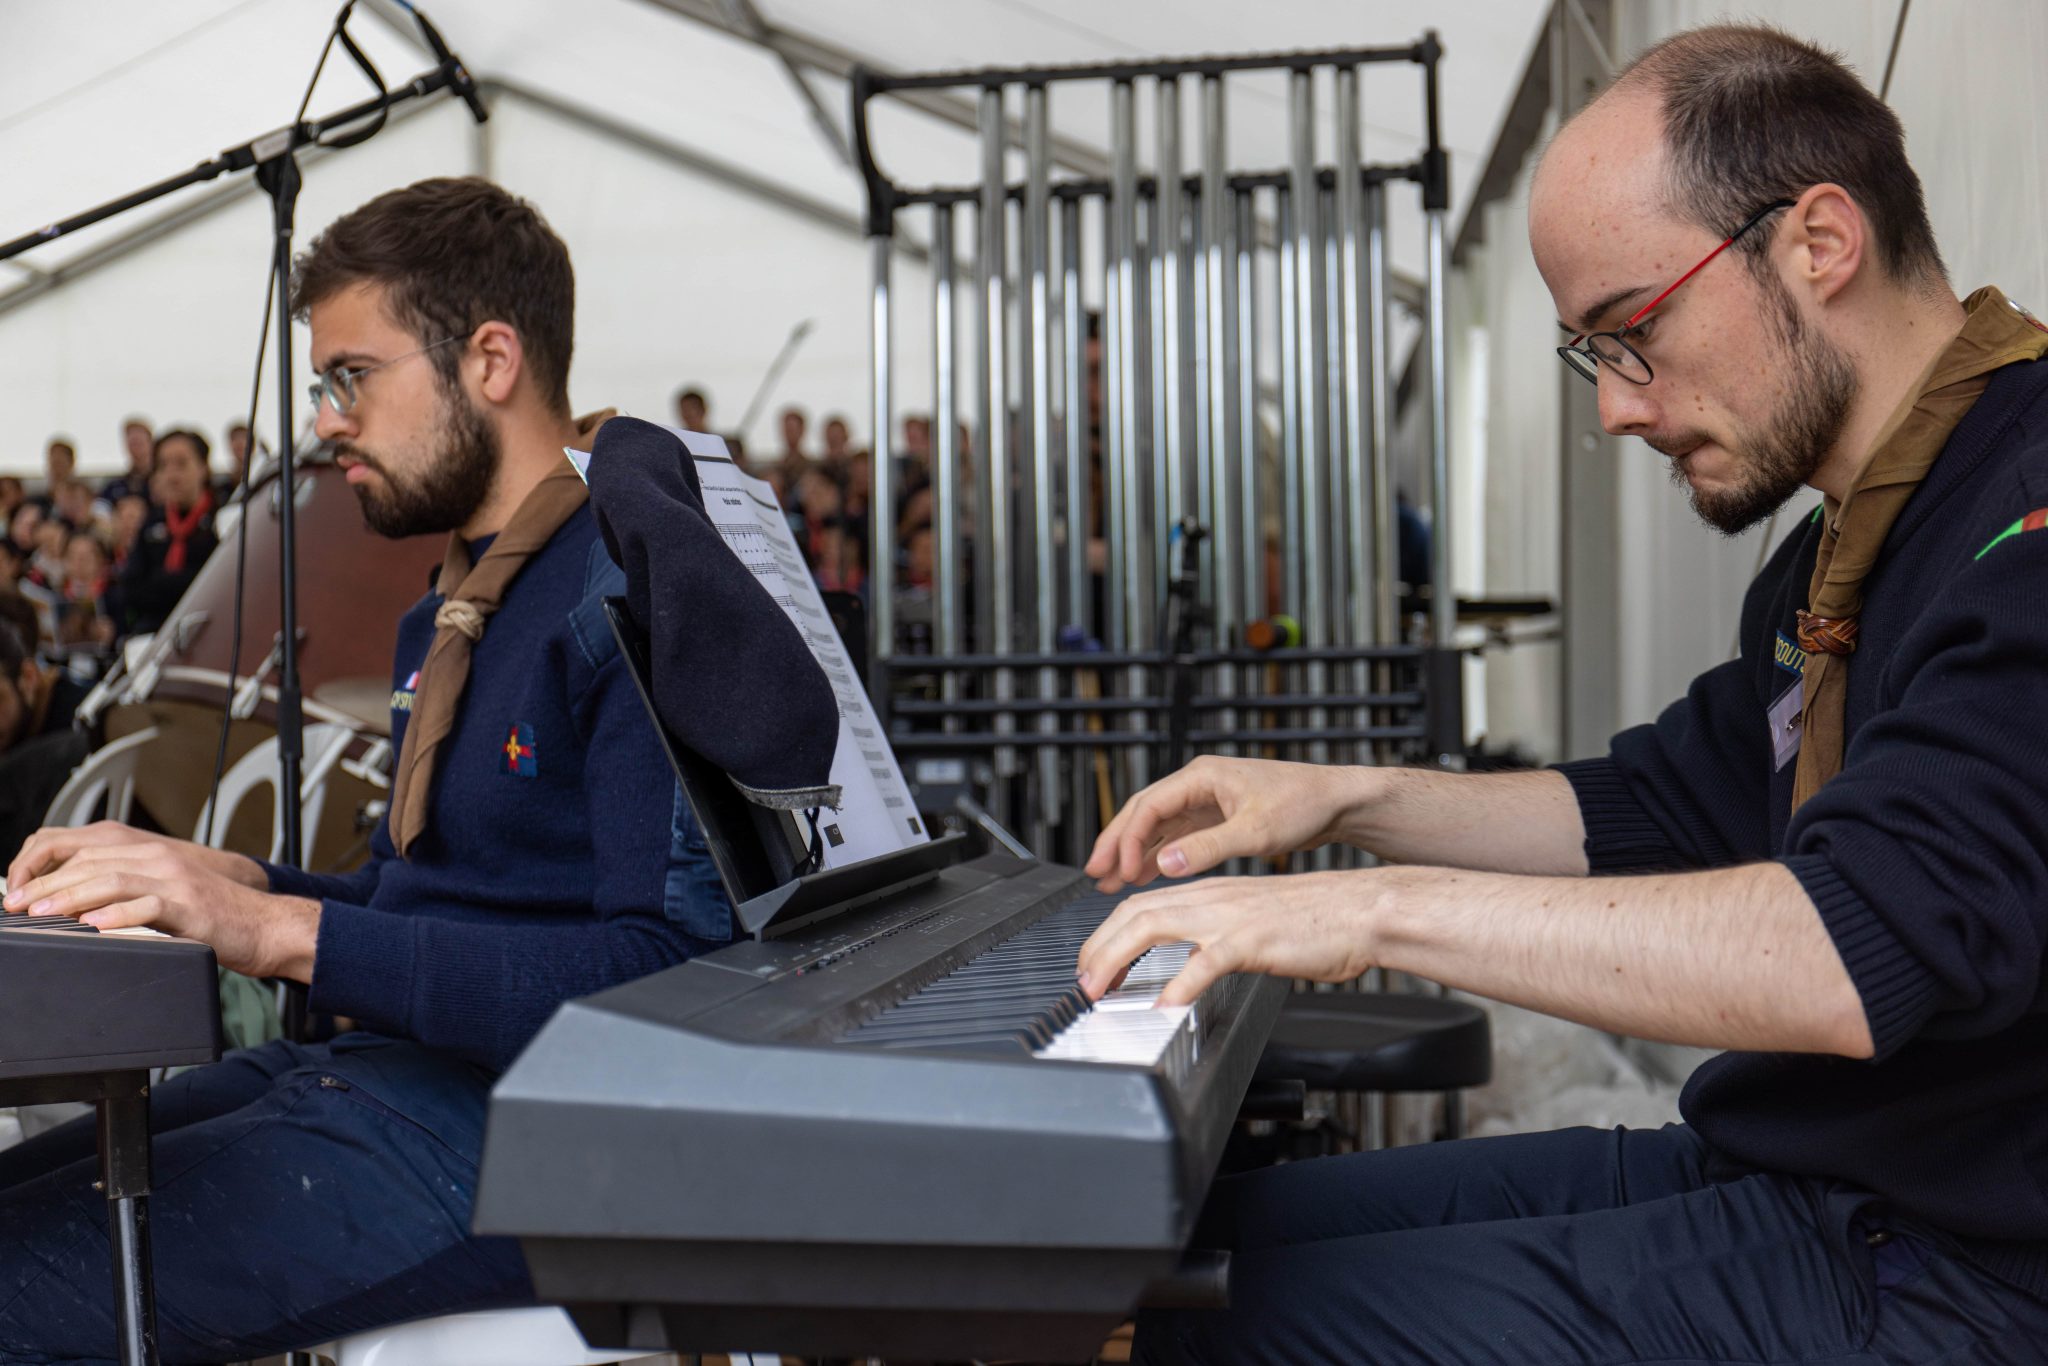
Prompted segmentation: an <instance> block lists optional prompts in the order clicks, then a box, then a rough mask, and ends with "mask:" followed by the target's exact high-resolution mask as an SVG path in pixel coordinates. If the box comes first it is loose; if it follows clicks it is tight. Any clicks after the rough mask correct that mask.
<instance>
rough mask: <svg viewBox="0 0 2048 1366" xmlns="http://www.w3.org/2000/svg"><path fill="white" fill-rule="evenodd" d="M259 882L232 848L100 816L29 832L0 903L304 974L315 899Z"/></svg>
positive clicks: (248, 967) (272, 973)
mask: <svg viewBox="0 0 2048 1366" xmlns="http://www.w3.org/2000/svg"><path fill="white" fill-rule="evenodd" d="M267 886H268V880H267V878H265V876H264V873H263V870H262V869H261V868H260V867H258V866H257V865H256V863H255V862H254V861H253V860H250V859H246V858H243V857H242V856H241V855H239V854H230V853H227V852H225V851H224V850H219V849H208V848H206V847H204V846H201V845H196V844H190V843H187V842H186V841H183V840H174V839H168V838H166V837H164V836H162V835H155V834H150V833H148V832H146V831H141V830H135V829H132V828H130V827H128V826H125V825H121V824H119V823H117V822H114V821H100V822H97V823H95V824H93V825H87V826H80V827H77V828H61V829H45V830H38V831H37V832H36V833H35V834H33V835H31V836H30V837H29V838H28V841H27V842H26V843H25V844H23V845H22V847H21V852H20V853H19V854H17V855H16V856H15V859H14V862H13V864H12V865H11V866H10V867H9V868H8V870H7V895H6V899H5V902H4V909H5V910H7V911H12V912H25V913H27V914H28V915H29V916H31V917H43V916H70V917H71V918H73V919H75V920H79V921H82V922H84V923H85V924H88V925H91V926H94V927H95V928H98V929H101V930H117V929H127V928H131V927H134V926H147V927H149V928H151V929H155V930H160V931H162V932H163V933H165V934H172V935H177V936H178V937H180V938H183V939H195V940H198V941H200V942H201V943H204V944H208V945H211V946H212V948H213V951H214V955H215V957H217V958H218V959H219V960H220V964H221V966H223V967H225V968H229V969H232V970H233V971H236V972H241V973H245V974H247V975H249V976H251V977H288V978H292V979H294V980H296V981H301V982H304V981H308V980H310V979H311V976H312V967H313V948H314V944H315V942H316V940H317V937H318V927H319V918H320V903H319V902H317V901H309V900H307V899H305V898H303V897H285V896H274V895H272V894H271V893H270V892H268V891H267V890H264V889H265V888H266V887H267Z"/></svg>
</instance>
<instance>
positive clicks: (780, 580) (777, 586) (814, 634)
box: [567, 427, 931, 868]
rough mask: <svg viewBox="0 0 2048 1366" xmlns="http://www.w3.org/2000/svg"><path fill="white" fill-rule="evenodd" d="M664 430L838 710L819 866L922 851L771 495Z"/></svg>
mask: <svg viewBox="0 0 2048 1366" xmlns="http://www.w3.org/2000/svg"><path fill="white" fill-rule="evenodd" d="M667 430H669V431H671V432H674V433H675V434H676V435H677V436H678V437H680V438H681V439H682V442H683V445H684V447H685V448H686V449H688V450H689V452H690V454H691V455H692V456H694V457H695V458H696V461H697V478H698V481H699V482H700V483H701V484H702V486H703V489H704V508H705V511H706V512H707V513H709V514H710V517H711V522H712V525H713V526H714V527H715V528H716V529H717V531H718V534H719V536H720V537H721V538H722V539H723V540H724V541H725V543H726V545H727V546H728V547H730V548H731V550H732V552H733V554H734V555H735V556H737V557H738V558H739V561H740V563H741V564H743V565H745V566H746V567H747V568H748V569H749V570H750V571H752V573H753V574H754V576H755V578H757V579H758V580H759V581H760V583H761V586H762V587H763V588H765V589H767V590H768V596H769V597H771V598H773V599H774V600H775V604H776V606H778V607H780V608H781V609H782V610H783V612H784V613H785V614H786V615H787V616H788V617H789V619H790V621H791V623H792V624H794V625H795V626H796V629H797V631H798V633H799V634H800V635H802V636H803V638H804V643H805V644H806V645H808V646H810V649H811V654H812V656H813V657H814V658H816V659H817V661H818V666H819V667H820V668H821V669H823V670H824V671H825V677H826V679H827V680H829V681H830V683H831V684H832V694H833V696H834V698H836V699H837V701H838V703H839V747H838V748H837V750H835V751H834V752H833V755H832V781H833V782H834V783H837V784H838V785H839V787H840V789H841V795H840V806H839V808H838V810H836V811H834V810H825V811H821V812H819V813H818V833H819V835H820V837H821V838H822V839H823V840H824V841H825V849H824V854H823V864H824V866H825V867H827V868H836V867H839V866H840V865H842V864H847V863H855V862H858V861H859V860H861V859H866V858H874V857H876V856H877V855H879V854H886V853H889V852H891V851H893V850H897V849H904V848H908V847H909V846H911V845H913V844H922V843H924V842H925V841H926V840H928V839H930V838H931V835H930V833H929V832H928V831H927V830H926V829H925V826H924V821H923V819H922V818H921V817H920V816H919V815H918V814H917V803H916V802H915V801H914V800H912V798H911V795H910V787H909V785H908V784H907V783H905V782H904V781H903V770H902V769H900V768H898V767H897V765H896V755H895V751H893V750H892V749H890V748H889V742H888V739H887V738H886V737H885V736H884V735H883V733H882V726H881V721H880V720H879V718H877V717H876V715H875V710H874V706H873V704H872V703H870V702H869V701H868V695H867V692H866V691H865V690H864V689H863V688H862V687H861V683H860V676H859V675H858V674H857V673H855V672H854V668H853V659H852V657H851V656H850V655H848V654H847V653H846V646H845V645H844V644H843V643H842V642H841V641H840V639H839V632H838V631H837V630H836V629H834V627H833V625H832V617H831V614H830V613H828V612H827V611H826V610H825V600H824V599H823V598H822V597H820V596H819V594H818V586H817V583H816V581H815V580H813V579H812V578H811V572H810V569H809V567H808V566H807V565H806V564H805V562H804V557H803V552H802V551H800V550H799V549H798V548H797V544H796V537H795V535H794V534H793V533H792V532H791V531H790V527H789V521H788V519H787V518H785V517H784V515H783V512H782V509H781V507H780V506H779V505H778V504H777V503H776V501H775V490H774V489H773V488H772V487H771V486H770V485H769V484H768V482H767V481H766V480H764V479H756V478H754V477H753V476H752V475H750V474H748V473H746V472H745V471H744V470H742V469H740V468H739V466H738V465H736V464H734V463H733V459H732V457H731V455H730V454H728V453H727V451H726V446H725V442H724V440H723V439H722V438H720V437H717V436H713V435H711V434H709V433H706V432H690V431H684V430H682V429H681V428H679V427H669V428H667ZM567 454H568V456H569V459H570V461H571V462H572V463H573V464H574V465H575V466H576V472H577V473H578V474H581V475H584V477H585V478H588V477H589V463H590V456H589V455H588V454H586V453H584V452H582V451H574V450H572V451H568V452H567Z"/></svg>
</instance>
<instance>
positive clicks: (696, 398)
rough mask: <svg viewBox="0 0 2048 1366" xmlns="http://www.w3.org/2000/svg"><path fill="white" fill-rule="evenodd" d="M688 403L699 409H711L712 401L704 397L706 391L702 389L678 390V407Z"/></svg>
mask: <svg viewBox="0 0 2048 1366" xmlns="http://www.w3.org/2000/svg"><path fill="white" fill-rule="evenodd" d="M686 402H687V403H694V404H696V405H697V406H698V407H699V408H709V407H710V406H711V400H710V399H708V398H706V397H704V391H703V390H702V389H678V390H676V405H677V406H678V407H680V406H682V405H683V404H684V403H686Z"/></svg>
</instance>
